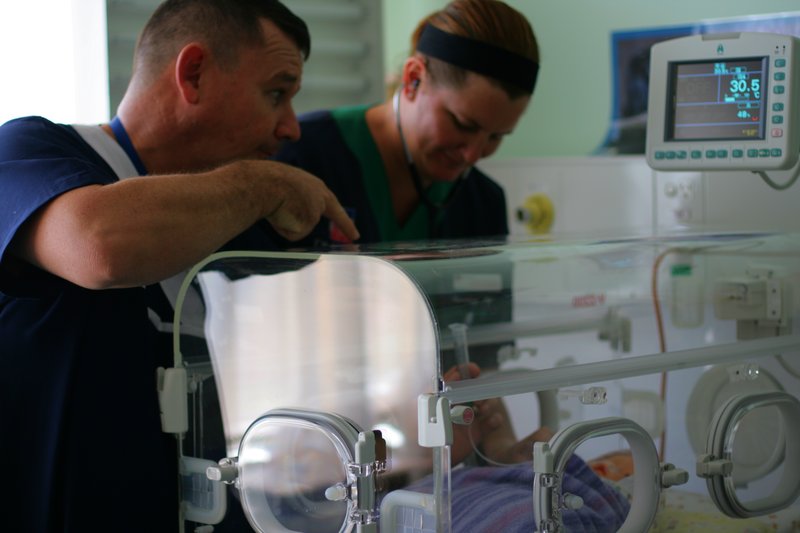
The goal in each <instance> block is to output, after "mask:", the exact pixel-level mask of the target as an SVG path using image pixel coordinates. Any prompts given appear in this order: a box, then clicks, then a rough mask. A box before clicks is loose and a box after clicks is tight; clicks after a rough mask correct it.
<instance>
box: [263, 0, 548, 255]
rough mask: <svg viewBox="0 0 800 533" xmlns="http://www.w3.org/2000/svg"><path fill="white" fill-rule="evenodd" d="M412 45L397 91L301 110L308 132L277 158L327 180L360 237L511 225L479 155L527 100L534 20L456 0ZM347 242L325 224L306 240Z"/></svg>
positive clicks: (497, 6)
mask: <svg viewBox="0 0 800 533" xmlns="http://www.w3.org/2000/svg"><path fill="white" fill-rule="evenodd" d="M411 44H412V53H411V55H410V56H409V57H408V58H407V59H406V61H405V63H404V64H403V68H402V72H401V76H400V82H401V85H400V87H399V89H398V90H397V91H396V92H395V93H394V94H393V96H392V97H391V98H390V99H389V100H387V101H385V102H383V103H381V104H378V105H374V106H368V105H365V106H356V107H349V108H342V109H334V110H324V111H317V112H313V113H310V114H307V115H305V116H302V117H300V124H301V132H302V134H301V139H300V141H299V142H296V143H291V144H288V145H286V146H285V147H284V148H283V149H282V151H281V152H280V153H279V154H278V156H277V158H278V159H280V160H282V161H285V162H288V163H291V164H294V165H296V166H300V167H302V168H304V169H306V170H308V171H310V172H311V173H313V174H315V175H317V176H319V177H320V178H321V179H322V180H323V181H325V183H326V184H327V185H328V186H329V187H330V188H331V189H332V190H333V192H334V193H335V194H336V196H337V197H338V199H339V200H340V202H341V203H342V205H344V206H345V207H346V208H347V210H348V211H349V213H350V216H351V217H352V218H353V219H354V220H355V222H356V226H357V227H358V230H359V232H360V234H361V239H360V241H359V242H363V243H366V242H379V241H397V240H415V239H424V238H457V237H482V236H494V235H506V234H507V233H508V225H507V219H506V205H505V197H504V194H503V191H502V189H501V188H500V186H499V185H497V184H496V183H495V182H494V181H492V180H491V179H490V178H489V177H487V176H486V175H485V174H483V173H482V172H480V171H479V170H477V169H475V168H474V167H473V165H474V164H475V163H476V162H477V161H479V160H480V159H482V158H484V157H488V156H490V155H491V154H493V153H494V152H495V151H496V150H497V148H498V147H499V145H500V142H501V141H502V139H503V137H504V136H505V135H507V134H509V133H511V132H512V131H513V129H514V127H515V125H516V123H517V121H518V120H519V118H520V116H521V115H522V113H523V112H524V111H525V109H526V108H527V106H528V103H529V102H530V99H531V95H532V94H533V88H534V85H535V82H536V75H537V72H538V68H539V67H538V62H539V50H538V46H537V43H536V38H535V36H534V34H533V30H532V29H531V26H530V24H529V23H528V21H527V20H526V19H525V17H524V16H523V15H522V14H521V13H519V12H518V11H516V10H515V9H513V8H511V7H510V6H508V5H506V4H505V3H503V2H501V1H499V0H454V1H452V2H450V3H449V4H448V5H447V6H446V7H445V8H444V9H442V10H441V11H437V12H434V13H432V14H431V15H429V16H428V17H426V18H425V19H423V20H422V21H421V22H420V23H419V25H418V26H417V28H416V30H415V31H414V33H413V35H412V39H411ZM345 241H346V239H343V238H342V236H341V235H340V234H338V232H337V231H336V230H335V228H330V227H329V225H328V224H325V225H322V224H320V225H319V226H317V228H316V229H315V231H314V233H313V234H312V236H311V237H310V238H309V239H308V240H306V241H305V244H311V245H320V244H330V243H337V242H345Z"/></svg>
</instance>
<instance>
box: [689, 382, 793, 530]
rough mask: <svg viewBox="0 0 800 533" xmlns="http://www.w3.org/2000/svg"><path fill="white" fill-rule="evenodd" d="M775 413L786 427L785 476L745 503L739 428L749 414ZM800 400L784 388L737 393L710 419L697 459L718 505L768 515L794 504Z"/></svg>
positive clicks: (736, 512) (736, 513) (732, 512)
mask: <svg viewBox="0 0 800 533" xmlns="http://www.w3.org/2000/svg"><path fill="white" fill-rule="evenodd" d="M767 413H774V416H777V417H778V420H779V423H780V425H781V428H782V431H781V432H780V433H781V435H782V442H781V449H782V450H784V453H782V454H781V456H780V463H781V472H782V474H781V477H780V479H779V481H778V482H777V484H776V485H775V488H774V490H772V492H771V493H770V494H768V495H766V496H759V497H758V498H757V499H754V500H748V501H742V500H741V499H740V498H739V495H738V494H737V490H736V489H737V485H736V483H735V479H736V471H737V469H739V468H740V465H739V464H738V463H737V462H736V460H735V457H737V453H736V449H737V447H738V446H739V444H740V442H739V439H740V437H741V433H740V426H741V425H742V424H741V423H742V421H743V419H744V418H745V417H746V416H747V415H753V416H750V418H753V417H755V418H758V417H760V416H765V415H766V414H767ZM798 420H800V401H798V400H797V398H795V397H794V396H792V395H790V394H787V393H785V392H764V393H758V394H745V395H736V396H733V397H732V398H730V399H729V400H728V401H726V402H725V403H724V404H723V405H722V406H721V407H720V408H719V410H718V411H717V413H716V415H715V416H714V420H713V421H712V422H711V426H710V429H709V434H708V440H707V443H706V449H705V454H704V455H702V456H700V458H699V459H698V461H697V475H698V476H700V477H704V478H706V484H707V486H708V491H709V494H710V495H711V497H712V499H713V500H714V503H715V504H716V505H717V507H718V508H719V509H720V511H722V512H723V513H725V514H726V515H728V516H731V517H734V518H748V517H753V516H761V515H766V514H769V513H772V512H776V511H779V510H781V509H784V508H785V507H787V506H789V505H791V504H792V503H793V502H794V501H795V500H796V499H797V497H798V496H800V477H798V476H797V472H798V471H800V425H798V424H797V421H798Z"/></svg>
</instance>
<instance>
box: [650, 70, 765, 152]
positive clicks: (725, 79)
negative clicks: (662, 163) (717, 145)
mask: <svg viewBox="0 0 800 533" xmlns="http://www.w3.org/2000/svg"><path fill="white" fill-rule="evenodd" d="M766 69H767V60H766V58H762V57H759V58H747V59H734V60H727V61H691V62H675V63H671V64H670V76H669V79H670V83H669V85H670V95H671V98H670V99H669V100H668V101H669V105H670V109H669V110H668V120H667V124H666V126H667V132H666V133H667V135H666V137H667V139H668V140H673V141H674V140H687V141H691V140H698V141H699V140H725V139H743V140H744V139H763V138H764V135H765V116H766V110H765V108H764V102H765V97H764V90H765V89H766V87H765V86H764V85H765V80H766V79H767V78H766Z"/></svg>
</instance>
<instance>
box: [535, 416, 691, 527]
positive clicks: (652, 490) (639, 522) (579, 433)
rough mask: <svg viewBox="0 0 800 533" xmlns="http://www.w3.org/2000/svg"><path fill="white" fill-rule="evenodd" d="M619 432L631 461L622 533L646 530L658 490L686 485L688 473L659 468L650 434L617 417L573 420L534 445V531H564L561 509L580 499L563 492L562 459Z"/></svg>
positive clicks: (575, 505) (578, 503) (575, 504)
mask: <svg viewBox="0 0 800 533" xmlns="http://www.w3.org/2000/svg"><path fill="white" fill-rule="evenodd" d="M615 434H619V435H620V436H622V437H623V438H625V440H626V441H627V442H628V444H629V446H630V449H631V454H632V457H633V463H634V468H635V470H634V480H633V483H634V485H633V493H634V494H635V496H634V498H633V502H632V505H631V508H630V511H629V512H628V516H627V518H626V520H625V522H624V523H623V524H622V527H621V528H620V529H619V531H621V532H631V533H633V532H639V531H647V530H648V529H649V528H650V526H651V524H652V523H653V519H654V518H655V515H656V512H657V510H658V503H659V496H660V494H661V488H662V487H667V486H671V485H679V484H682V483H685V482H686V479H687V478H688V474H687V473H686V472H685V471H683V470H680V469H676V468H674V467H673V466H672V465H664V466H662V465H661V464H660V463H659V460H658V454H657V452H656V448H655V446H654V444H653V441H652V439H651V438H650V435H648V433H647V431H645V429H644V428H642V427H641V426H639V425H638V424H636V423H635V422H633V421H632V420H628V419H626V418H622V417H607V418H602V419H599V420H591V421H586V422H578V423H576V424H572V425H571V426H567V427H566V428H564V429H562V430H561V431H559V432H558V433H556V434H555V435H554V436H553V437H552V438H551V439H550V441H549V442H537V443H536V444H535V446H534V452H533V469H534V471H535V474H534V478H533V507H534V515H535V516H536V517H537V520H538V526H539V531H542V532H543V533H559V532H562V531H565V529H564V524H563V523H562V510H564V509H577V508H580V507H581V506H582V505H583V502H582V501H581V498H580V497H578V496H575V495H573V494H570V493H566V492H564V493H562V480H563V475H564V472H565V470H566V466H567V461H568V460H569V459H570V458H571V457H572V455H573V452H575V450H576V449H577V448H578V446H580V445H581V444H582V443H583V442H584V441H586V440H589V439H593V438H598V437H604V436H607V435H615Z"/></svg>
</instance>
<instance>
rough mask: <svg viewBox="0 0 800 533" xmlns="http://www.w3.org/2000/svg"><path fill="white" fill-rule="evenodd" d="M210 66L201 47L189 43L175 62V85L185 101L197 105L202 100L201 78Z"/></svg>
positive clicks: (206, 55)
mask: <svg viewBox="0 0 800 533" xmlns="http://www.w3.org/2000/svg"><path fill="white" fill-rule="evenodd" d="M207 64H208V54H207V52H206V50H205V48H203V47H202V46H201V45H199V44H197V43H189V44H187V45H186V46H184V47H183V49H182V50H181V51H180V53H179V54H178V59H177V61H176V62H175V83H176V84H177V87H178V90H179V91H180V93H181V96H183V99H184V100H185V101H186V102H188V103H191V104H196V103H197V102H198V101H199V99H200V78H201V76H202V74H203V70H204V69H205V67H206V65H207Z"/></svg>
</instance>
